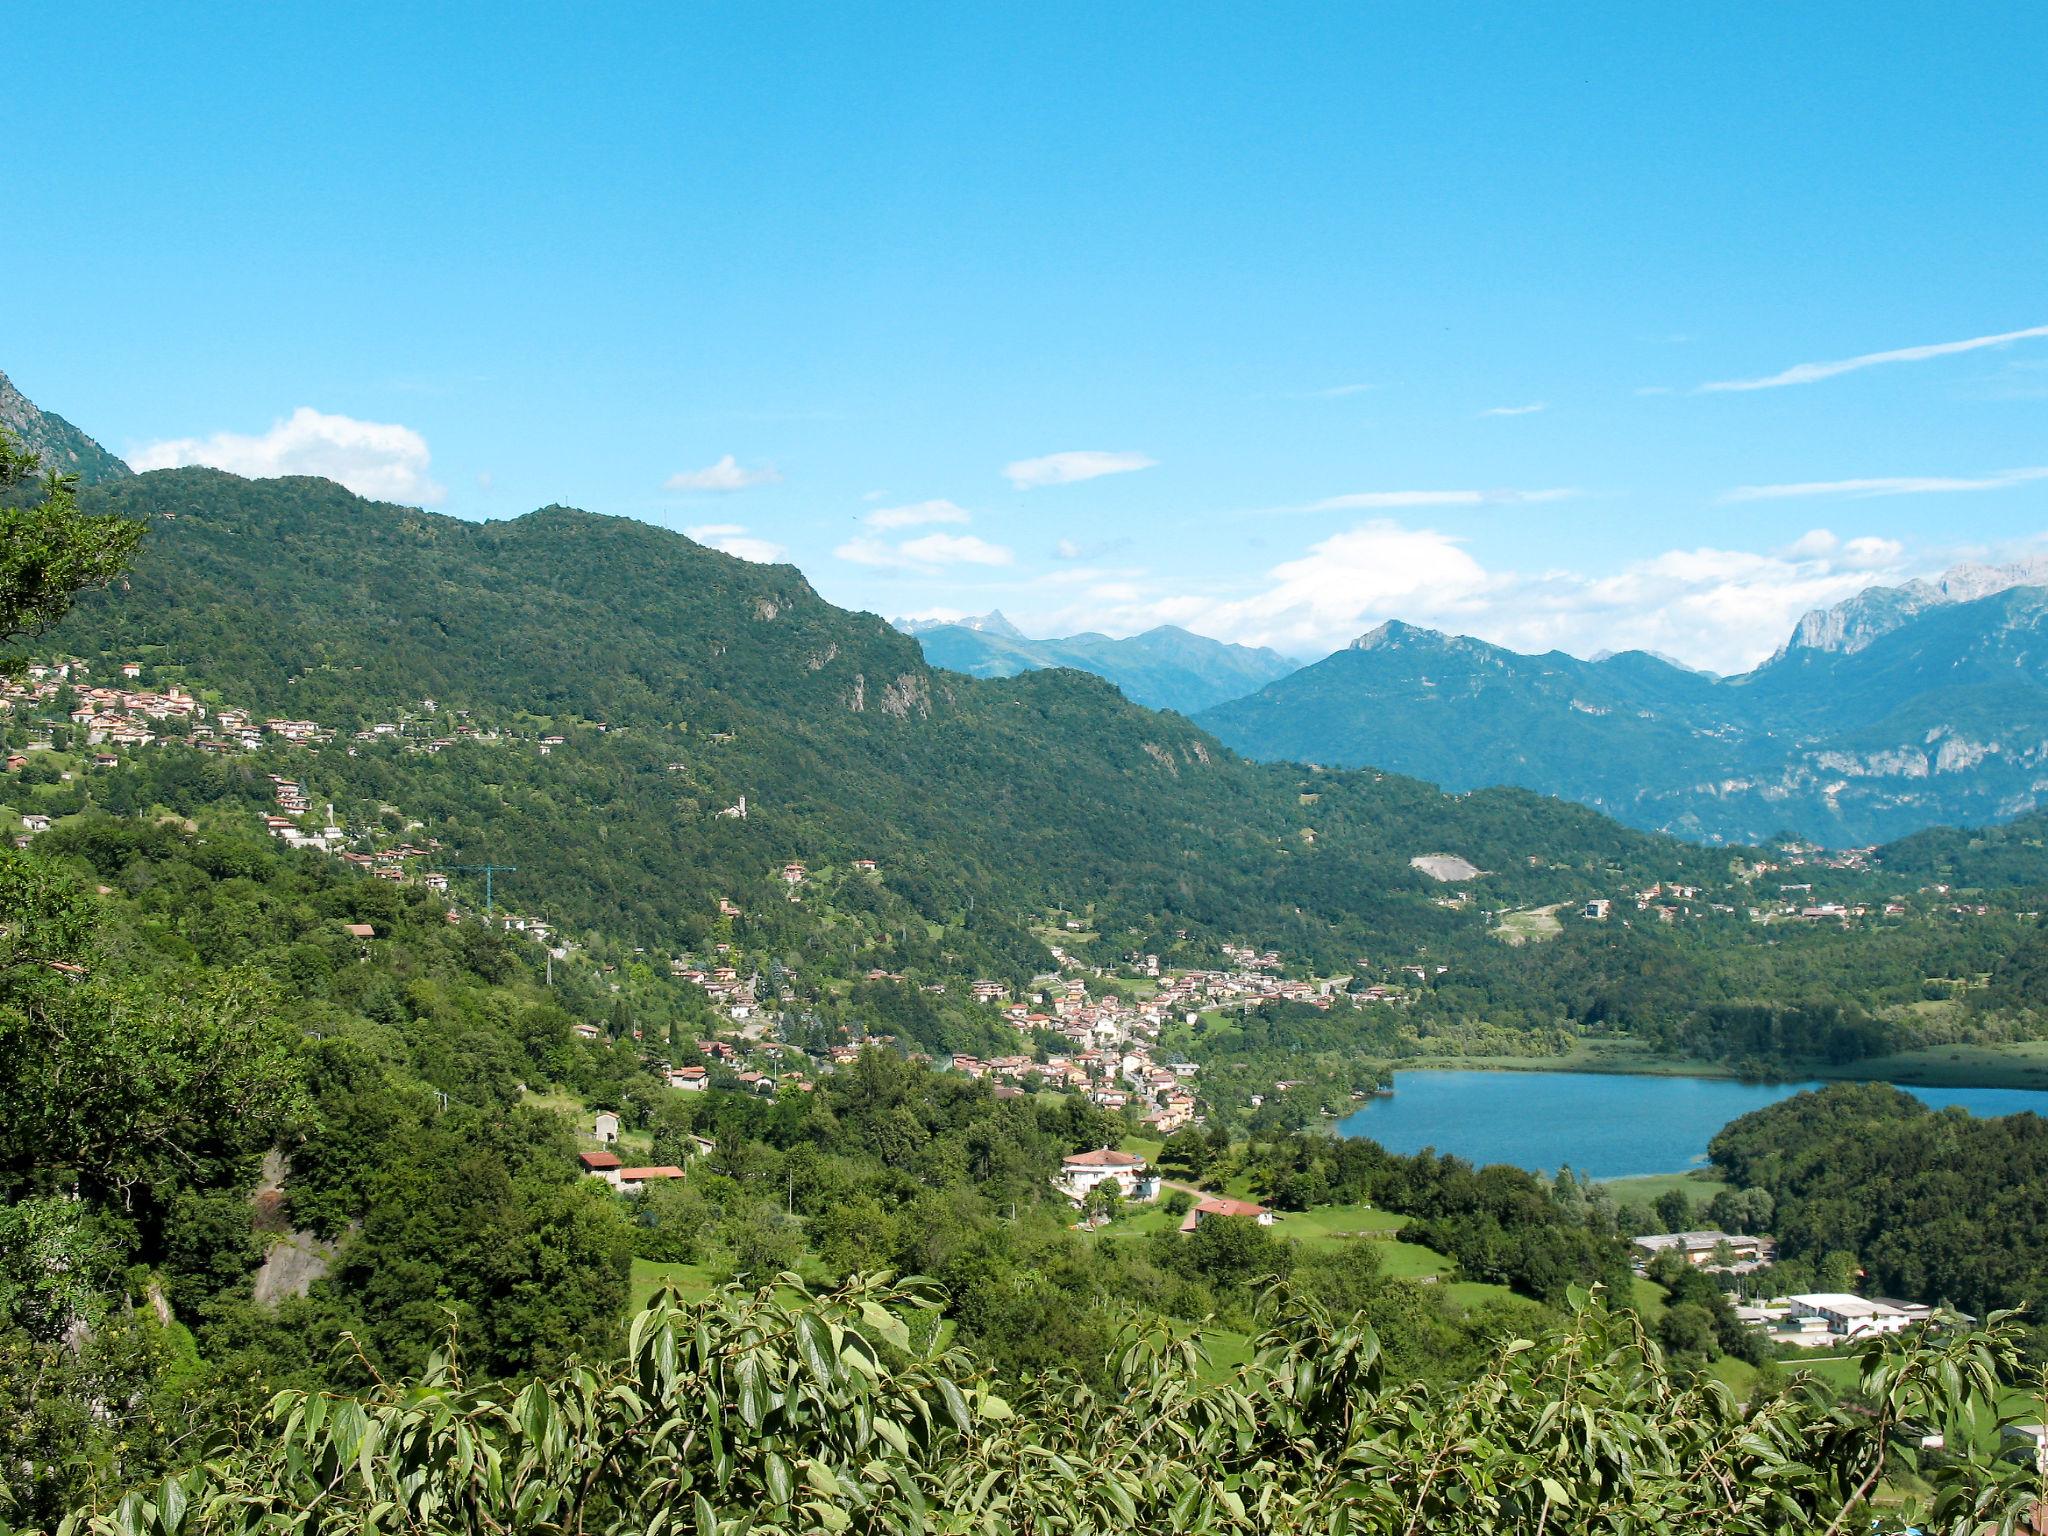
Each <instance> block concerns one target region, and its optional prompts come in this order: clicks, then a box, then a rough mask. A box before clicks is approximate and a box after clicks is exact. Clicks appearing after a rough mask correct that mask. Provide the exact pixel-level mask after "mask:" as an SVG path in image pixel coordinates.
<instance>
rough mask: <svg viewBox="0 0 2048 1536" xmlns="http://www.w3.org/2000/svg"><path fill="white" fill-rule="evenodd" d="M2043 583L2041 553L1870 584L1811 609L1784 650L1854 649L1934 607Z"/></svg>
mask: <svg viewBox="0 0 2048 1536" xmlns="http://www.w3.org/2000/svg"><path fill="white" fill-rule="evenodd" d="M2040 586H2048V558H2044V557H2042V556H2039V555H2035V556H2032V557H2030V558H2028V559H2025V560H2018V561H2015V562H2014V563H2012V564H2011V565H1978V564H1974V563H1965V564H1963V565H1957V566H1951V567H1950V568H1949V569H1948V570H1946V571H1944V572H1942V573H1941V575H1939V576H1937V577H1936V578H1935V579H1934V580H1932V581H1919V580H1915V581H1909V582H1906V583H1905V584H1904V585H1902V586H1896V587H1870V588H1867V589H1865V590H1864V591H1862V592H1858V593H1857V594H1856V595H1855V596H1854V597H1852V598H1850V599H1848V600H1847V601H1846V602H1840V603H1837V604H1835V606H1834V607H1832V608H1816V609H1814V610H1813V611H1812V612H1810V613H1808V614H1807V615H1806V616H1805V617H1804V618H1802V619H1801V620H1800V621H1799V625H1798V627H1797V628H1796V629H1794V630H1793V631H1792V638H1791V639H1790V640H1788V641H1786V642H1785V647H1784V650H1783V651H1780V652H1779V653H1778V654H1779V655H1781V656H1782V655H1783V654H1785V652H1786V651H1797V650H1815V651H1839V652H1841V653H1842V654H1844V655H1854V654H1855V653H1856V652H1857V651H1860V650H1862V649H1863V648H1864V647H1865V646H1867V645H1869V644H1870V643H1871V642H1872V641H1873V640H1876V639H1879V638H1880V637H1882V636H1884V635H1888V634H1890V633H1891V632H1892V631H1893V630H1895V629H1897V628H1898V627H1899V626H1900V625H1902V624H1904V623H1906V622H1907V621H1908V620H1910V619H1912V618H1913V617H1914V616H1915V615H1916V614H1920V613H1925V612H1926V611H1927V610H1928V609H1929V608H1939V607H1941V606H1942V605H1943V604H1946V603H1970V602H1975V601H1976V600H1977V599H1978V598H1980V597H1991V596H1993V595H1994V594H1996V593H1999V592H2008V591H2010V590H2012V589H2013V588H2014V587H2040Z"/></svg>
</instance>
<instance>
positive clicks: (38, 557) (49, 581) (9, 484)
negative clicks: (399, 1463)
mask: <svg viewBox="0 0 2048 1536" xmlns="http://www.w3.org/2000/svg"><path fill="white" fill-rule="evenodd" d="M30 487H33V490H32V491H30V495H31V496H32V497H33V499H28V498H27V497H20V498H17V497H16V496H14V495H8V494H5V493H10V492H17V491H21V490H25V489H28V488H30ZM77 491H78V476H76V475H67V474H63V473H61V472H59V471H57V470H54V469H50V470H46V469H44V468H43V463H42V460H41V458H40V457H38V456H37V455H36V454H34V453H32V452H29V451H27V450H25V449H23V448H21V447H20V446H19V445H18V444H16V442H15V441H14V439H13V438H12V437H11V436H10V435H9V434H7V433H6V432H0V641H6V640H12V639H14V638H15V637H16V636H19V635H29V634H37V633H40V632H41V631H43V630H45V629H48V628H49V627H50V626H51V625H52V624H55V623H56V622H57V621H58V620H59V619H61V618H63V617H64V615H65V614H66V613H68V612H69V611H70V609H71V600H72V598H73V597H75V596H76V595H77V594H78V593H80V592H82V591H84V590H86V589H87V588H89V587H103V586H105V585H106V584H107V583H108V582H110V581H112V580H113V579H114V578H115V577H116V576H118V575H120V573H121V572H122V571H123V570H124V569H125V568H126V567H127V564H128V561H129V558H130V557H131V556H132V555H133V554H134V552H135V546H136V545H137V544H138V543H139V542H141V539H142V535H143V531H144V529H145V528H146V526H147V525H146V524H144V523H141V522H139V521H137V520H135V519H134V518H128V517H121V516H118V515H114V514H108V513H98V514H95V513H87V512H82V511H80V510H79V507H78V498H77ZM18 499H19V500H21V501H22V502H23V503H24V504H20V505H17V504H15V502H16V501H17V500H18Z"/></svg>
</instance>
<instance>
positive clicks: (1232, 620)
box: [0, 0, 2048, 669]
mask: <svg viewBox="0 0 2048 1536" xmlns="http://www.w3.org/2000/svg"><path fill="white" fill-rule="evenodd" d="M326 9H327V14H326V16H325V17H324V18H323V17H322V16H319V15H316V14H314V8H312V7H278V6H234V5H226V4H220V5H212V6H208V7H162V6H144V5H140V4H136V5H130V6H121V7H109V6H96V5H92V4H69V5H65V6H61V7H58V6H43V7H18V8H14V9H11V10H10V12H9V15H8V28H9V41H10V52H11V54H12V56H13V57H14V58H15V60H16V61H17V67H16V68H15V69H13V70H12V71H10V86H9V89H8V91H7V93H6V94H5V96H4V98H0V130H4V132H5V135H6V142H7V143H8V145H9V147H10V153H9V157H8V159H9V165H8V176H7V187H8V195H9V199H10V203H11V209H10V212H11V217H10V219H9V226H10V229H11V231H12V233H11V234H10V236H9V237H8V238H7V239H6V240H5V241H4V242H0V281H4V283H5V291H6V292H7V293H8V295H9V296H10V305H9V311H10V312H9V316H8V324H7V326H6V339H5V341H4V343H0V369H5V370H6V371H7V372H8V373H9V374H10V375H11V376H12V377H13V378H14V380H15V382H16V383H17V384H19V385H20V386H21V387H22V389H23V390H24V391H26V392H27V393H28V394H29V395H30V396H31V397H32V398H35V399H36V400H38V401H39V402H40V403H42V404H44V405H46V406H48V407H49V408H51V409H54V410H57V411H60V412H62V413H63V414H65V415H67V416H69V417H70V418H72V419H73V420H75V421H77V422H79V423H80V424H81V425H83V426H85V427H86V428H87V429H88V430H90V431H92V432H94V433H95V435H97V436H99V437H101V438H102V439H103V440H104V441H106V442H107V443H108V445H109V446H110V447H113V448H114V449H115V450H116V451H120V452H125V453H128V454H129V455H131V456H132V457H133V458H135V460H136V461H137V462H139V463H168V462H177V461H181V460H188V459H204V460H208V461H212V462H220V463H223V464H225V465H226V466H227V467H230V468H236V469H239V470H242V471H243V472H247V473H261V472H273V473H274V472H279V471H281V470H319V471H324V472H327V473H331V474H334V475H335V476H336V477H337V478H340V479H343V480H344V481H346V482H348V483H351V484H354V485H356V486H357V487H358V488H359V489H363V490H365V491H366V492H372V493H378V494H384V495H388V496H390V497H392V498H393V499H400V500H408V501H421V502H424V503H425V504H428V505H432V506H436V507H439V508H441V509H442V510H445V511H448V512H451V513H455V514H457V515H461V516H470V517H507V516H516V515H518V514H519V513H521V512H524V511H527V510H529V509H530V508H532V507H535V506H538V505H542V504H545V503H547V502H550V501H563V502H568V503H572V504H575V505H579V506H584V507H588V508H591V509H592V510H596V511H604V512H615V513H622V514H626V515H630V516H634V517H640V518H645V519H648V520H650V521H654V522H659V523H662V524H665V525H667V526H671V527H675V528H681V529H697V530H700V531H701V536H702V537H703V538H705V539H706V541H707V542H714V543H719V544H721V545H724V546H726V547H729V548H732V549H734V550H735V551H737V552H740V553H744V554H748V555H751V556H756V557H761V556H775V557H780V558H787V559H790V560H793V561H794V562H795V563H797V564H798V565H800V566H801V567H802V568H803V570H804V571H805V572H806V573H807V574H808V575H809V576H810V578H811V579H812V581H813V582H814V583H815V584H816V585H817V587H818V588H819V590H820V591H822V592H823V593H824V594H825V595H826V596H827V597H829V598H831V599H833V600H834V601H837V602H841V603H845V604H848V605H850V606H857V607H863V608H870V609H874V610H876V611H879V612H883V613H886V614H890V615H900V614H929V613H968V612H980V611H983V610H986V609H988V608H991V607H1001V608H1002V609H1003V610H1004V611H1005V612H1006V613H1008V614H1009V615H1010V616H1011V617H1012V618H1013V619H1016V620H1018V621H1019V622H1021V623H1022V624H1023V625H1024V626H1025V627H1026V628H1027V629H1031V630H1033V631H1034V632H1040V633H1045V632H1053V631H1061V632H1064V631H1068V630H1072V629H1077V628H1082V627H1091V626H1092V627H1101V628H1105V629H1109V630H1112V631H1116V632H1128V631H1131V630H1135V629H1141V628H1144V627H1147V626H1149V625H1150V624H1152V623H1156V622H1161V621H1165V620H1171V621H1174V622H1179V623H1182V624H1185V625H1187V626H1188V627H1189V628H1192V629H1196V630H1198V631H1202V632H1205V633H1210V634H1215V635H1218V636H1221V637H1224V638H1229V639H1242V640H1247V641H1252V642H1256V643H1265V644H1272V645H1276V646H1278V647H1279V648H1281V649H1283V650H1286V651H1289V652H1291V653H1296V654H1301V655H1304V656H1308V655H1315V654H1320V653H1321V652H1322V651H1324V650H1326V649H1328V648H1330V647H1332V646H1334V645H1337V644H1341V643H1343V642H1344V641H1345V640H1347V639H1348V638H1350V637H1351V636H1352V635H1354V634H1356V633H1358V632H1359V631H1361V630H1363V629H1365V628H1368V627H1370V626H1371V625H1372V624H1373V623H1375V622H1377V621H1378V620H1380V619H1382V618H1386V617H1402V618H1407V619H1410V620H1413V621H1416V622H1422V623H1430V624H1435V625H1438V626H1440V627H1444V628H1449V629H1455V630H1461V631H1465V632H1469V633H1475V634H1480V635H1483V636H1485V637H1487V638H1490V639H1494V640H1498V641H1501V642H1503V643H1507V644H1512V645H1515V646H1517V647H1519V648H1523V649H1542V648H1546V647H1548V646H1550V645H1558V646H1561V647H1563V648H1565V649H1568V650H1573V651H1576V652H1579V653H1581V654H1586V653H1590V652H1592V651H1594V650H1597V649H1600V648H1602V647H1608V646H1621V645H1629V644H1644V645H1650V646H1653V647H1656V648H1659V649H1662V650H1665V651H1668V652H1671V653H1673V654H1676V655H1678V656H1681V657H1683V658H1685V659H1688V660H1692V661H1695V662H1699V663H1703V664H1707V665H1712V666H1716V667H1719V668H1724V669H1725V668H1731V667H1735V666H1739V665H1743V664H1746V663H1748V662H1751V661H1754V660H1756V659H1758V658H1759V657H1760V656H1762V655H1763V654H1766V653H1768V652H1769V651H1770V650H1771V649H1772V648H1773V647H1774V646H1775V645H1776V644H1777V643H1778V642H1779V641H1780V640H1781V639H1782V638H1783V635H1784V633H1785V631H1786V630H1787V628H1788V627H1789V625H1790V623H1791V621H1792V619H1793V618H1794V617H1796V615H1797V613H1798V612H1799V611H1801V610H1802V609H1803V608H1805V607H1808V606H1812V605H1814V604H1815V603H1819V602H1825V601H1831V600H1834V599H1835V598H1838V597H1840V596H1842V595H1845V594H1846V593H1847V592H1850V591H1853V590H1855V588H1856V587H1857V586H1859V585H1862V584H1866V583H1868V582H1870V581H1873V580H1886V581H1889V580H1895V579H1898V578H1900V577H1902V576H1905V575H1909V574H1913V573H1916V572H1922V571H1927V570H1932V569H1938V568H1940V567H1941V566H1943V565H1945V564H1948V563H1950V562H1951V561H1953V560H1956V559H1960V558H2005V557H2008V556H2011V555H2015V554H2021V553H2027V552H2030V551H2032V550H2033V549H2035V548H2036V546H2037V541H2038V540H2040V539H2041V537H2042V536H2043V535H2044V534H2048V473H2044V472H2043V470H2042V468H2041V467H2042V466H2048V433H2044V427H2048V331H2043V330H2041V328H2043V327H2048V156H2044V155H2043V154H2042V152H2041V146H2042V144H2043V143H2044V142H2048V89H2044V85H2043V80H2042V76H2041V71H2040V67H2039V61H2040V60H2041V59H2042V58H2043V57H2048V10H2044V9H2043V8H2040V7H2023V6H2004V7H1974V6H1961V7H1933V6H1927V5H1911V6H1891V7H1887V6H1883V5H1877V6H1872V5H1867V4H1866V5H1857V6H1853V7H1851V6H1846V5H1845V6H1822V5H1814V6H1801V7H1785V6H1782V5H1719V6H1714V7H1684V8H1681V7H1642V6H1623V5H1613V6H1605V7H1576V8H1570V9H1568V10H1558V9H1554V8H1542V7H1530V6H1526V5H1503V6H1487V5H1468V6H1455V7H1448V6H1440V5H1423V4H1415V5H1368V4H1347V5H1341V6H1340V5H1322V6H1312V5H1287V4H1276V5H1271V6H1260V7H1243V6H1223V5H1193V6H1190V5H1185V4H1176V5H1163V4H1162V5H1147V4H1138V3H1128V4H1117V5H1108V6H1105V5H1102V4H1100V3H1099V0H1097V3H1094V4H1089V5H1060V4H1045V3H1038V4H1032V5H1028V6H1005V5H997V4H986V5H983V4H977V5H965V6H963V5H958V4H954V5H931V6H922V5H909V4H898V5H891V6H873V7H854V6H834V7H827V6H806V7H785V6H778V5H772V4H749V5H745V6H741V5H718V6H707V5H697V6H685V5H664V6H648V7H642V8H635V7H629V6H604V7H599V6H590V7H570V6H559V5H553V6H529V7H521V6H514V5H505V4H494V5H491V6H488V7H485V6H478V7H474V8H470V9H465V8H464V7H461V6H457V5H444V6H436V7H417V8H416V7H412V6H404V7H400V6H389V7H384V6H376V5H364V4H356V5H351V6H349V7H346V8H342V7H329V8H326ZM2027 331H2041V334H2036V335H2015V334H2014V333H2023V332H2027ZM1999 336H2008V337H2011V338H2012V339H2010V340H2007V341H2003V342H1998V343H1991V342H1986V341H1984V338H1990V337H1999ZM1965 342H1969V343H1980V344H1977V345H1972V346H1968V347H1961V348H1957V349H1954V350H1949V351H1945V352H1934V353H1931V354H1929V355H1908V356H1901V357H1896V358H1892V359H1890V360H1884V361H1875V362H1868V363H1864V364H1862V365H1859V366H1855V367H1850V368H1844V369H1840V370H1837V371H1833V372H1829V371H1828V370H1825V369H1810V370H1806V371H1805V372H1800V371H1797V370H1799V369H1800V368H1801V365H1807V364H1823V363H1837V362H1843V361H1846V360H1855V359H1866V358H1870V357H1873V356H1877V355H1880V354H1886V353H1893V352H1899V351H1902V350H1906V349H1925V348H1930V347H1936V346H1941V345H1946V344H1952V343H1965ZM1788 371H1792V372H1791V373H1790V377H1788V378H1784V379H1783V380H1782V381H1781V382H1770V383H1764V384H1762V387H1752V388H1718V389H1717V388H1712V387H1710V386H1713V385H1716V384H1728V383H1751V384H1758V383H1760V382H1761V381H1773V380H1779V379H1780V377H1781V376H1783V375H1786V374H1787V373H1788Z"/></svg>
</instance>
